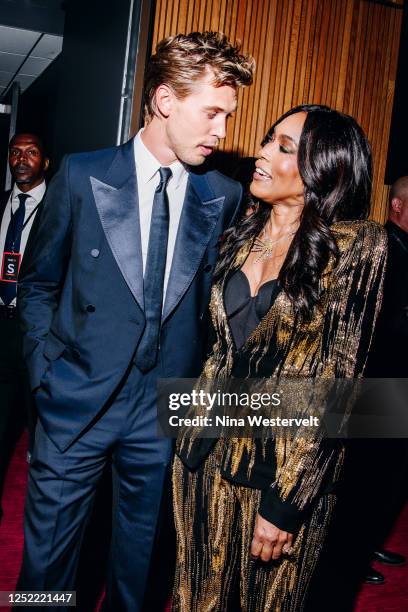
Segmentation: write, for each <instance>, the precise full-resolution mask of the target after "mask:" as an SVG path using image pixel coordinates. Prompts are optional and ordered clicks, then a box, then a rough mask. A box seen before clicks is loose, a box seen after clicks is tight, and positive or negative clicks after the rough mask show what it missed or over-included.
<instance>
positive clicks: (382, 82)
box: [153, 0, 403, 222]
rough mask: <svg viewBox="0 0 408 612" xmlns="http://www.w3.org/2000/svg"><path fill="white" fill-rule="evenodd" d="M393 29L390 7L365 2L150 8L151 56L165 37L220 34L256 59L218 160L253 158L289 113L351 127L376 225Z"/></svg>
mask: <svg viewBox="0 0 408 612" xmlns="http://www.w3.org/2000/svg"><path fill="white" fill-rule="evenodd" d="M393 3H394V4H395V5H402V3H403V0H394V1H393ZM401 23H402V10H400V9H399V8H398V6H396V7H395V8H394V7H392V6H383V5H380V4H375V3H373V2H370V1H368V0H157V2H156V15H155V25H154V34H153V49H154V48H155V45H156V43H157V42H158V41H159V40H161V39H162V38H164V37H165V36H170V35H173V34H177V33H188V32H191V31H193V30H220V31H222V32H224V33H225V34H226V35H227V36H229V37H230V38H231V39H232V40H240V41H241V43H242V49H243V51H245V52H249V53H251V54H252V55H253V56H254V57H255V59H256V62H257V70H256V76H255V80H254V84H253V86H252V87H250V88H247V89H245V90H244V91H241V92H240V93H239V108H238V111H237V113H236V115H235V117H234V118H233V119H231V120H230V122H229V125H228V130H227V138H226V140H225V142H224V143H223V145H222V148H223V149H224V150H227V151H235V152H237V153H239V154H240V155H243V156H247V155H249V156H252V155H255V153H256V151H257V149H258V147H259V144H260V142H261V140H262V138H263V136H264V134H265V133H266V131H267V130H268V128H269V127H270V125H271V124H272V123H273V122H274V121H275V119H276V118H277V117H279V116H280V115H281V114H282V113H283V112H285V111H286V110H288V109H289V108H291V107H292V106H295V105H296V104H300V103H319V104H328V105H329V106H331V107H333V108H336V109H338V110H340V111H343V112H345V113H348V114H350V115H352V116H353V117H355V118H356V119H357V121H358V122H359V123H360V124H361V125H362V127H363V129H364V130H365V132H366V133H367V135H368V138H369V140H370V142H371V145H372V148H373V154H374V167H375V174H374V183H373V206H372V215H371V216H372V218H374V219H376V220H378V221H380V222H383V221H384V220H385V218H386V215H387V200H388V193H389V187H388V186H386V185H384V174H385V165H386V158H387V149H388V140H389V131H390V124H391V114H392V105H393V99H394V89H395V78H396V71H397V60H398V49H399V39H400V31H401Z"/></svg>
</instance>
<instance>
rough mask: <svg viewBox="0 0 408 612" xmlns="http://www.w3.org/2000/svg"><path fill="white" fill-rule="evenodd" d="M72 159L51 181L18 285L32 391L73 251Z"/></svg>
mask: <svg viewBox="0 0 408 612" xmlns="http://www.w3.org/2000/svg"><path fill="white" fill-rule="evenodd" d="M71 226H72V216H71V203H70V189H69V157H66V158H64V159H63V161H62V163H61V167H60V169H59V171H58V173H57V174H56V175H55V177H54V178H53V180H52V181H51V183H50V185H49V187H48V190H47V193H46V196H45V200H44V203H43V209H42V211H41V217H40V220H39V225H38V229H37V232H36V235H35V238H34V239H33V240H31V241H30V243H29V247H28V252H27V251H26V253H25V254H24V259H23V263H22V266H21V271H20V275H19V282H18V299H17V304H18V309H19V316H20V322H21V328H22V332H23V351H24V357H25V359H26V363H27V367H28V372H29V376H30V384H31V388H32V390H34V389H36V388H37V387H38V386H39V384H40V380H41V377H42V375H43V373H44V371H45V369H46V366H47V360H46V359H45V357H44V355H43V347H44V342H45V339H46V337H47V334H48V331H49V329H50V326H51V322H52V318H53V314H54V311H55V310H56V308H57V305H58V301H59V295H60V292H61V289H62V286H63V284H64V279H65V274H66V269H67V265H68V261H69V256H70V251H71Z"/></svg>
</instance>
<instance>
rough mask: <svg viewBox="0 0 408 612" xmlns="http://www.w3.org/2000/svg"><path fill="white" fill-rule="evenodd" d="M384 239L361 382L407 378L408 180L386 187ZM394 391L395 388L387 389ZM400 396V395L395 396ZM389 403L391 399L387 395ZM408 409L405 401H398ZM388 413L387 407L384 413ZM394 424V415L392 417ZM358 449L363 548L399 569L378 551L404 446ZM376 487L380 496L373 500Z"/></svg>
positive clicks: (404, 465)
mask: <svg viewBox="0 0 408 612" xmlns="http://www.w3.org/2000/svg"><path fill="white" fill-rule="evenodd" d="M385 228H386V230H387V234H388V259H387V268H386V273H385V281H384V297H383V303H382V306H381V311H380V314H379V317H378V321H377V326H376V331H375V335H374V341H373V345H372V347H371V350H370V353H369V356H368V361H367V367H366V371H365V376H366V377H367V378H394V379H395V378H408V176H403V177H401V178H399V179H398V180H397V181H396V182H395V183H394V184H393V185H392V187H391V191H390V209H389V216H388V221H387V223H386V224H385ZM393 389H394V390H397V389H398V383H397V384H395V383H394V384H393ZM400 395H401V394H400ZM389 398H390V399H389V401H392V394H391V393H390V394H389ZM403 401H404V403H405V407H406V408H408V398H406V397H405V398H404V400H403ZM388 409H390V407H388ZM396 418H398V414H397V416H396ZM365 442H366V447H365V448H364V449H363V453H364V457H365V460H367V459H366V458H367V457H368V458H369V460H370V463H369V464H368V465H367V470H366V478H367V480H368V483H369V484H370V485H371V486H369V496H368V498H369V499H370V494H371V495H372V497H371V504H370V506H369V507H367V517H368V519H366V520H365V522H364V528H365V530H366V533H367V548H368V552H369V553H371V554H372V556H373V559H374V560H376V561H378V562H380V563H384V564H387V565H401V564H403V563H404V562H405V558H404V557H403V556H402V555H400V554H398V553H395V552H391V551H389V550H384V548H383V545H384V540H385V538H386V536H387V534H388V533H389V531H390V529H391V527H392V525H393V523H394V521H395V518H396V516H397V515H398V510H399V507H400V505H401V503H403V502H404V501H405V499H406V490H407V480H408V440H406V439H404V438H402V439H393V438H392V439H388V440H387V439H383V440H366V441H365ZM378 483H381V495H378ZM365 579H366V582H368V583H371V584H381V583H382V582H384V576H383V575H382V574H381V572H378V571H377V570H376V569H375V568H373V567H371V566H370V567H369V569H368V572H367V575H366V577H365Z"/></svg>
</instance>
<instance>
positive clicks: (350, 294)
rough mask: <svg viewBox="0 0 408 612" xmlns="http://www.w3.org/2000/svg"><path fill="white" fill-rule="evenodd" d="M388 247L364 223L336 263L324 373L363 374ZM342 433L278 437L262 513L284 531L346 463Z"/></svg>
mask: <svg viewBox="0 0 408 612" xmlns="http://www.w3.org/2000/svg"><path fill="white" fill-rule="evenodd" d="M386 252H387V237H386V233H385V231H384V230H383V228H381V227H380V226H379V225H377V224H374V223H371V222H369V223H365V224H364V223H363V224H361V225H360V227H359V229H358V231H357V234H356V237H355V239H354V242H353V243H352V245H351V247H350V248H349V249H346V250H345V251H344V252H343V253H342V254H341V255H340V258H339V261H338V263H337V265H336V266H335V268H334V270H333V273H332V277H331V281H330V284H329V287H328V299H327V301H326V305H327V306H326V312H325V317H324V323H323V333H322V338H321V345H320V370H319V373H318V376H319V377H321V378H322V379H329V380H330V379H331V380H333V379H336V378H346V379H350V378H358V377H360V376H361V375H362V373H363V370H364V366H365V363H366V359H367V355H368V351H369V347H370V343H371V338H372V334H373V330H374V324H375V321H376V318H377V315H378V311H379V307H380V304H381V297H382V287H383V277H384V268H385V260H386ZM342 453H343V445H342V443H341V441H339V440H337V439H329V438H325V437H324V436H323V434H322V432H320V433H318V434H316V436H311V435H310V433H309V434H308V435H303V436H302V432H301V430H300V432H299V433H297V434H296V435H295V437H294V438H293V439H292V440H291V441H285V440H279V439H278V440H276V461H277V466H278V467H277V477H276V480H275V481H274V482H273V483H272V485H271V486H270V487H269V488H268V489H266V490H265V491H263V494H262V498H261V505H260V509H259V512H260V514H261V515H262V516H263V517H264V518H265V519H267V520H268V521H270V522H271V523H273V524H274V525H276V526H277V527H279V528H280V529H283V530H285V531H288V532H290V533H296V532H297V531H298V530H299V528H300V527H301V525H302V523H303V522H304V520H305V517H306V515H307V514H308V512H309V510H310V509H311V507H312V505H313V502H314V501H315V499H316V498H317V497H318V496H319V495H321V493H322V491H323V490H329V489H330V484H331V483H333V482H334V481H335V480H336V477H337V475H338V470H339V468H340V467H341V463H342Z"/></svg>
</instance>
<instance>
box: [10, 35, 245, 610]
mask: <svg viewBox="0 0 408 612" xmlns="http://www.w3.org/2000/svg"><path fill="white" fill-rule="evenodd" d="M252 72H253V60H252V59H251V58H248V57H244V56H242V55H240V54H239V52H238V49H237V48H235V47H233V46H232V45H231V44H230V43H229V41H228V40H227V39H226V38H225V37H224V36H223V35H220V34H216V33H205V34H199V33H195V34H191V35H189V36H183V35H180V36H177V37H171V38H169V39H166V40H165V41H162V43H161V44H159V45H158V47H157V50H156V54H155V55H154V56H153V57H152V58H151V59H150V62H149V65H148V67H147V74H146V83H145V102H146V123H145V128H144V129H143V130H142V131H140V132H139V133H138V134H137V135H136V137H135V138H134V139H132V140H130V141H129V142H128V143H126V144H124V145H123V146H120V147H116V148H112V149H107V150H103V151H97V152H93V153H84V154H79V155H71V156H68V157H66V158H65V160H64V161H63V163H62V165H61V168H60V170H59V172H58V174H57V175H56V176H55V178H54V180H53V181H52V183H51V184H50V187H49V191H48V194H47V198H46V201H45V206H44V210H43V212H42V215H41V223H40V227H39V231H38V235H37V240H36V243H35V245H33V250H32V253H31V257H30V261H29V262H28V265H27V266H25V267H24V270H23V274H22V280H21V284H20V290H19V306H20V311H21V318H22V322H23V331H24V336H25V338H24V348H25V356H26V359H27V363H28V370H29V374H30V380H31V387H32V389H33V391H34V393H35V398H36V404H37V409H38V415H39V423H38V425H37V429H36V441H35V448H34V452H33V457H32V461H31V465H30V473H29V484H28V495H27V503H26V520H25V547H24V558H23V566H22V570H21V574H20V579H19V583H18V589H20V590H43V589H49V590H72V589H74V585H75V574H76V567H77V562H78V555H79V551H80V545H81V538H82V535H83V531H84V526H85V523H86V518H87V517H88V516H89V512H90V508H91V504H92V499H93V496H94V492H95V488H96V486H97V482H98V480H99V478H100V476H101V474H102V470H103V468H104V465H105V463H106V461H107V458H108V457H111V459H112V466H113V491H114V493H113V527H112V529H113V534H112V543H111V563H110V569H109V575H108V581H107V595H106V601H105V608H106V609H109V610H114V611H115V612H119V611H121V610H128V611H130V610H131V611H132V612H137V611H138V610H140V608H141V605H142V599H143V593H144V588H145V581H146V575H147V572H148V567H149V560H150V555H151V549H152V543H153V539H154V534H155V529H156V522H157V516H158V512H159V506H160V501H161V496H162V490H163V484H164V482H165V476H166V470H167V467H168V464H169V460H170V457H171V441H170V440H169V439H165V438H161V439H160V438H158V437H157V432H156V383H157V379H158V378H164V377H192V376H195V375H197V374H198V373H199V371H200V369H201V364H202V360H203V357H204V350H205V344H206V333H207V322H206V316H207V315H206V313H207V308H208V302H209V296H210V286H211V276H212V272H213V269H214V265H215V262H216V257H217V253H218V242H219V236H220V234H221V233H222V232H223V231H224V230H225V228H227V227H228V226H229V225H231V223H232V222H233V220H234V216H235V214H236V211H237V209H238V207H239V203H240V200H241V195H242V188H241V187H240V185H239V184H238V183H236V182H235V181H232V180H231V179H227V178H226V177H224V176H223V175H221V174H219V173H218V172H216V171H209V172H205V171H203V170H200V169H199V168H198V166H200V165H201V164H202V163H203V162H204V161H205V159H206V157H207V156H209V155H210V154H211V153H212V151H213V150H214V149H215V148H216V147H217V145H218V143H219V141H220V140H221V139H223V138H224V137H225V133H226V121H227V118H228V117H229V116H230V114H231V113H232V112H234V110H235V108H236V104H237V102H236V94H237V89H238V87H241V86H245V85H249V84H250V83H251V82H252Z"/></svg>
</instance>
